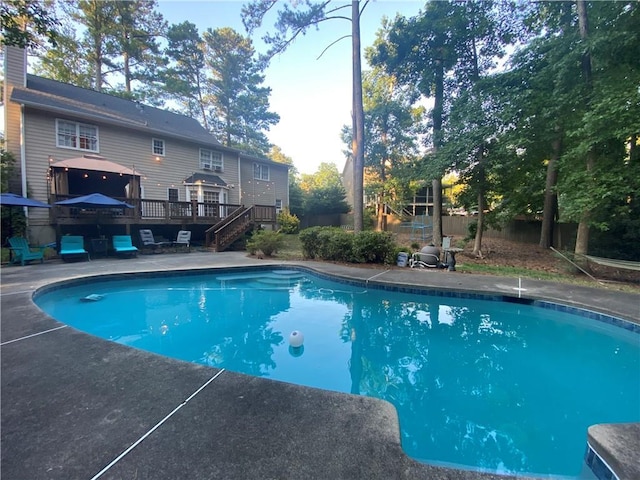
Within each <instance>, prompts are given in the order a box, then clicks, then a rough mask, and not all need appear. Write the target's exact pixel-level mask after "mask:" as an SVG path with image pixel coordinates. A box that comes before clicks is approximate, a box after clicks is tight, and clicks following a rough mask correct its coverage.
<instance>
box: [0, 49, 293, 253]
mask: <svg viewBox="0 0 640 480" xmlns="http://www.w3.org/2000/svg"><path fill="white" fill-rule="evenodd" d="M26 70H27V69H26V54H25V52H24V50H22V49H18V48H15V47H6V48H5V91H4V99H5V140H6V144H5V148H7V150H9V151H11V152H12V153H13V154H14V155H15V156H16V158H17V162H16V164H17V165H16V167H17V168H16V171H17V176H16V178H14V179H12V183H11V191H13V192H14V193H21V194H23V195H27V194H28V196H29V197H31V198H35V199H37V200H40V201H43V202H49V203H51V204H54V203H55V202H56V201H58V200H62V199H66V198H70V197H74V196H79V195H84V194H88V193H94V192H99V193H103V194H105V195H109V196H111V197H114V198H118V199H120V200H125V201H126V202H127V203H129V204H131V205H133V206H134V207H135V208H134V209H132V210H131V211H128V210H127V211H124V212H120V213H119V214H118V215H116V214H115V213H117V212H110V213H114V215H111V214H108V215H104V214H103V215H101V216H100V217H99V222H100V225H101V226H102V228H103V230H102V233H104V232H105V231H108V232H109V233H110V234H118V233H128V234H131V233H133V236H134V239H135V237H137V229H140V228H152V229H153V228H156V229H162V230H164V231H166V232H167V236H168V235H170V234H171V232H172V231H173V230H175V231H177V230H180V229H186V230H194V234H195V237H196V238H197V237H201V238H200V240H201V241H204V240H205V238H204V237H205V232H206V237H207V238H209V241H211V242H214V241H215V232H216V231H219V230H220V228H222V227H224V223H225V222H224V221H225V219H231V218H232V217H242V218H243V219H244V220H243V221H244V222H245V223H244V224H243V225H242V226H240V227H239V226H238V225H237V224H236V225H234V226H233V231H234V232H235V233H234V235H231V237H233V236H235V237H237V236H239V235H241V234H243V233H244V231H243V230H246V229H248V228H249V227H250V225H251V224H252V223H260V224H268V225H274V224H275V216H276V213H277V211H279V210H280V209H282V208H286V207H288V205H289V182H288V166H287V165H284V164H281V163H277V162H273V161H271V160H269V159H266V158H259V157H256V156H253V155H249V154H246V153H244V152H242V151H240V150H238V149H234V148H229V147H225V146H224V145H222V144H221V143H220V142H218V141H217V140H216V138H215V137H214V136H213V135H211V134H210V133H208V132H207V131H206V130H205V129H204V128H203V127H202V126H201V125H200V124H199V123H198V122H197V121H196V120H195V119H193V118H190V117H187V116H184V115H180V114H176V113H173V112H170V111H168V110H162V109H159V108H154V107H151V106H147V105H143V104H141V103H139V102H135V101H130V100H126V99H123V98H120V97H115V96H112V95H107V94H104V93H100V92H97V91H93V90H88V89H84V88H79V87H76V86H73V85H69V84H66V83H61V82H57V81H55V80H50V79H46V78H41V77H38V76H35V75H30V74H27V72H26ZM242 212H244V214H243V215H241V213H242ZM95 222H96V212H95V211H94V212H86V211H80V210H78V209H70V208H68V207H60V206H57V207H54V208H52V209H50V211H49V210H48V209H30V210H29V218H28V225H29V227H28V228H29V236H30V239H31V241H32V242H33V243H40V244H43V243H47V242H52V241H54V240H56V239H58V238H59V237H60V235H64V234H66V233H80V234H82V233H83V230H82V228H83V226H84V231H87V229H88V228H89V227H90V226H92V225H93V224H95ZM98 233H100V232H92V231H90V232H89V233H87V235H94V234H96V235H97V234H98ZM231 237H230V236H229V235H228V232H227V238H228V239H230V238H231ZM218 247H221V246H220V245H218Z"/></svg>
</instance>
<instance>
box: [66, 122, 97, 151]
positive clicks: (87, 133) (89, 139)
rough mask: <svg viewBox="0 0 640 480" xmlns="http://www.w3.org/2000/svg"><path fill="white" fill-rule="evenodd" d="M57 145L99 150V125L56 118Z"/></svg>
mask: <svg viewBox="0 0 640 480" xmlns="http://www.w3.org/2000/svg"><path fill="white" fill-rule="evenodd" d="M56 138H57V145H58V147H61V148H73V149H75V150H88V151H90V152H98V151H99V149H98V127H96V126H95V125H87V124H86V123H77V122H70V121H68V120H60V119H57V120H56Z"/></svg>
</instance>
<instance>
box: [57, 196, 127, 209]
mask: <svg viewBox="0 0 640 480" xmlns="http://www.w3.org/2000/svg"><path fill="white" fill-rule="evenodd" d="M56 205H62V206H67V207H78V208H134V207H133V205H129V204H128V203H126V202H121V201H120V200H116V199H115V198H111V197H107V196H106V195H103V194H101V193H90V194H89V195H84V196H82V197H76V198H70V199H68V200H61V201H59V202H56Z"/></svg>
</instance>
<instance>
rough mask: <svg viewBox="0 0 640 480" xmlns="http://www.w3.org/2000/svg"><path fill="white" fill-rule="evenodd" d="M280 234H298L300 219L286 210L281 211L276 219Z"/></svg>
mask: <svg viewBox="0 0 640 480" xmlns="http://www.w3.org/2000/svg"><path fill="white" fill-rule="evenodd" d="M277 221H278V225H279V226H280V230H279V231H280V232H282V233H298V229H299V228H300V219H299V218H298V217H296V216H295V215H293V214H292V213H290V212H289V210H288V209H285V210H283V211H281V212H280V213H279V214H278V217H277Z"/></svg>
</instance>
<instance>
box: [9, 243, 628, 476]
mask: <svg viewBox="0 0 640 480" xmlns="http://www.w3.org/2000/svg"><path fill="white" fill-rule="evenodd" d="M282 263H283V262H276V261H272V260H259V259H252V258H249V257H247V256H246V254H245V253H244V252H226V253H209V252H192V253H188V254H186V253H185V254H159V255H140V256H139V257H138V258H135V259H131V260H121V259H115V258H103V259H98V260H92V261H90V262H77V263H63V262H61V261H59V260H50V261H46V262H45V263H44V264H33V265H28V266H25V267H19V266H17V267H13V266H12V267H3V268H2V270H1V272H0V274H1V286H2V291H1V313H2V324H1V327H2V328H1V330H0V334H1V338H0V340H1V345H2V346H1V368H2V370H1V374H2V379H1V388H2V390H1V409H2V411H1V415H2V423H1V427H2V432H1V435H2V436H1V457H2V458H1V473H2V478H3V479H25V480H38V479H50V480H57V479H60V480H71V479H87V480H88V479H97V478H100V479H138V480H140V479H153V480H164V479H167V480H169V479H172V480H175V479H190V480H194V479H214V478H215V479H276V478H277V479H293V478H295V479H384V480H388V479H464V480H473V479H492V478H495V479H498V478H499V479H507V478H513V477H507V476H498V475H492V474H485V473H480V472H474V471H466V470H456V469H449V468H442V467H436V466H432V465H425V464H421V463H418V462H415V461H413V460H412V459H410V458H408V457H407V456H406V455H405V454H404V453H403V451H402V448H401V445H400V436H399V427H398V422H397V416H396V412H395V409H394V408H393V406H391V405H390V404H388V403H386V402H383V401H380V400H376V399H372V398H366V397H359V396H353V395H347V394H339V393H334V392H328V391H323V390H317V389H312V388H307V387H302V386H296V385H291V384H287V383H282V382H276V381H271V380H267V379H261V378H255V377H250V376H246V375H241V374H236V373H233V372H230V371H225V370H219V369H215V368H208V367H204V366H199V365H195V364H191V363H185V362H180V361H177V360H172V359H169V358H165V357H160V356H157V355H154V354H151V353H147V352H143V351H139V350H134V349H131V348H128V347H125V346H122V345H118V344H115V343H111V342H107V341H103V340H100V339H98V338H96V337H92V336H90V335H87V334H85V333H82V332H79V331H77V330H74V329H73V328H70V327H66V326H64V325H63V324H61V323H59V322H57V321H55V320H53V319H51V318H50V317H48V316H47V315H46V314H44V313H43V312H42V311H41V310H39V309H38V308H37V307H36V306H35V304H34V303H33V301H32V295H33V292H34V291H35V290H36V289H38V288H40V287H42V286H44V285H47V284H50V283H53V282H58V281H63V280H68V279H74V278H82V277H85V276H92V275H104V274H115V273H127V272H147V271H170V270H180V269H190V270H191V269H209V268H217V267H230V266H247V265H269V264H278V265H281V264H282ZM284 263H286V264H288V265H292V264H295V265H301V266H304V267H306V268H311V269H313V270H316V271H319V272H322V273H327V274H333V275H338V276H342V277H347V278H355V279H361V280H369V281H370V282H371V283H386V282H388V283H400V284H404V285H413V286H415V287H416V288H420V287H430V288H438V289H440V288H444V289H451V290H457V291H465V292H486V293H490V294H499V295H500V294H502V295H509V296H517V295H518V292H517V290H516V288H517V287H518V280H517V279H513V278H502V277H488V276H475V275H468V274H459V273H456V272H445V271H416V270H411V269H408V268H405V269H401V268H395V267H394V268H392V269H387V268H384V267H379V268H357V267H350V266H343V265H335V264H326V263H316V262H284ZM522 287H523V288H524V289H526V290H524V291H523V295H524V296H526V297H528V298H533V299H546V300H550V301H556V302H559V303H562V304H565V305H575V306H583V307H586V308H588V309H590V310H592V311H595V312H600V313H605V314H608V315H614V316H617V317H620V318H622V319H625V320H628V321H631V322H634V323H637V324H640V296H639V295H635V294H630V293H621V292H617V291H611V290H602V289H597V290H596V289H591V288H587V287H580V286H574V285H566V284H557V283H549V282H540V281H534V280H523V283H522ZM593 435H594V437H593V438H592V441H596V443H597V444H598V446H599V448H601V449H602V451H599V452H598V453H600V454H601V455H602V456H604V457H606V459H607V462H608V463H609V464H610V465H611V466H613V467H614V468H615V469H616V471H618V472H622V474H623V476H622V477H621V478H629V479H632V478H634V479H637V478H640V460H639V459H638V453H637V452H638V451H640V428H638V425H637V424H633V425H631V426H628V425H627V426H625V427H624V428H620V429H618V428H616V427H613V428H603V429H594V431H593ZM611 439H614V440H615V441H610V440H611ZM586 441H587V432H585V445H586ZM621 444H622V445H625V447H626V448H624V449H621V448H620V447H619V445H621ZM608 449H609V450H608ZM519 478H522V477H519Z"/></svg>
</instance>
